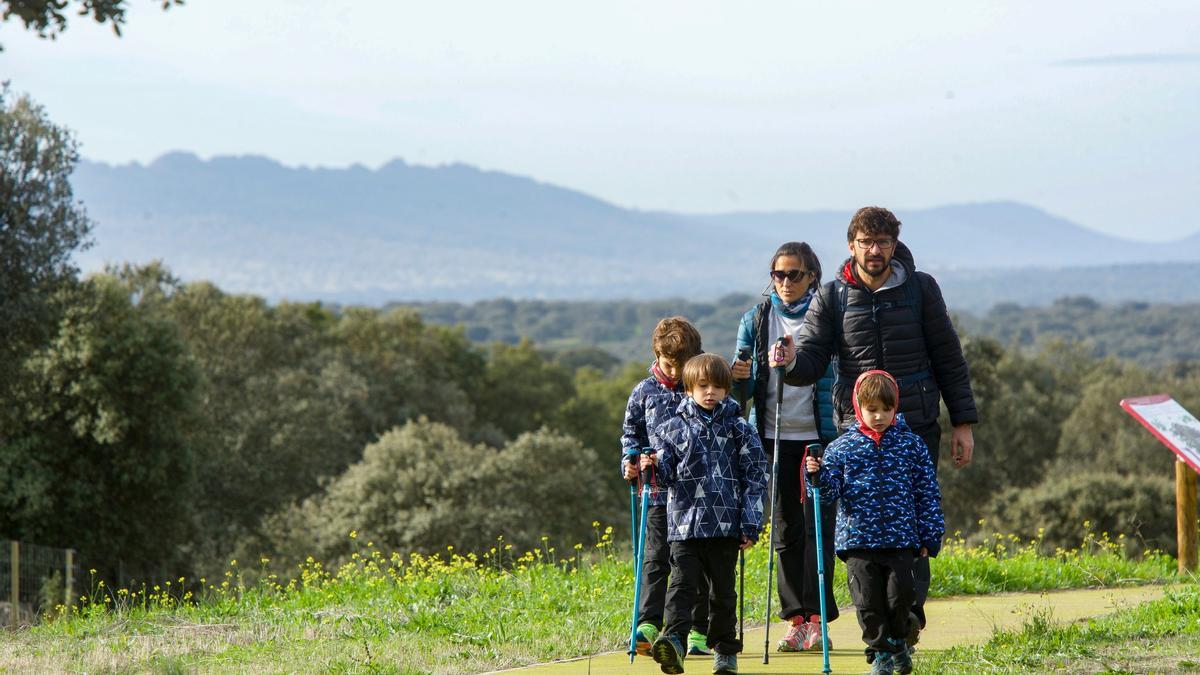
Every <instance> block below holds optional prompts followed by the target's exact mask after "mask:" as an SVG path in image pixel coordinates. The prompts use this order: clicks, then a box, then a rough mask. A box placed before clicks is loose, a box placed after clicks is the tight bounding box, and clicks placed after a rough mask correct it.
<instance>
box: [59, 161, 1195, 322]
mask: <svg viewBox="0 0 1200 675" xmlns="http://www.w3.org/2000/svg"><path fill="white" fill-rule="evenodd" d="M73 184H74V187H75V191H76V196H77V197H78V198H79V199H81V200H82V201H83V202H84V203H85V205H86V206H87V209H88V212H89V213H90V214H91V216H92V217H93V219H94V220H95V221H96V222H97V227H96V230H95V233H94V234H95V239H96V246H95V247H94V248H92V249H91V250H89V251H87V252H85V253H83V254H81V255H80V264H81V266H82V267H83V268H84V269H85V270H96V269H99V268H101V267H102V266H103V265H104V264H105V263H111V262H139V263H140V262H147V261H149V260H152V259H161V260H163V261H165V263H166V264H167V265H168V267H170V268H171V269H172V271H174V272H175V273H176V274H178V275H179V276H181V277H183V278H184V279H185V280H200V279H206V280H209V281H212V282H214V283H216V284H217V285H218V286H220V287H221V288H223V289H225V290H227V291H231V292H241V293H254V294H257V295H262V296H265V297H267V298H269V299H272V300H279V299H297V300H299V299H321V300H325V301H331V302H342V303H360V304H383V303H386V302H392V301H400V302H404V301H423V300H457V301H473V300H478V299H486V298H497V297H513V298H547V299H606V298H631V299H647V298H660V297H670V296H683V297H691V298H703V297H717V296H719V295H722V294H726V293H733V292H751V293H754V292H757V291H759V290H761V288H762V287H763V286H764V285H765V282H766V266H767V263H768V261H769V258H770V255H771V253H772V252H773V251H774V249H775V247H776V246H777V245H778V244H780V243H782V242H784V241H788V240H805V241H808V242H809V243H811V244H812V245H813V246H814V248H815V249H816V250H817V252H818V254H819V255H820V256H821V259H822V262H823V263H824V266H825V268H826V278H828V274H829V272H830V271H831V270H832V269H833V268H834V267H836V265H837V264H838V263H840V262H841V261H842V260H843V259H844V258H845V257H846V243H845V228H846V224H847V223H848V221H849V218H850V215H851V212H852V210H851V209H847V210H845V211H836V210H830V211H814V212H777V213H730V214H722V215H704V216H698V215H683V214H674V213H664V212H650V211H638V210H632V209H624V208H620V207H617V206H614V205H612V204H609V203H607V202H604V201H601V200H599V199H596V198H594V197H590V196H588V195H585V194H583V193H580V192H577V191H573V190H569V189H565V188H561V187H556V186H554V185H549V184H546V183H540V182H538V181H534V180H531V179H528V178H523V177H520V176H513V175H509V174H505V173H499V172H493V171H481V170H479V169H476V168H473V167H470V166H466V165H462V164H454V165H450V166H439V167H425V166H413V165H409V164H406V163H404V162H403V161H400V160H396V161H393V162H391V163H389V164H386V165H384V166H382V167H380V168H379V169H376V170H370V169H367V168H364V167H361V166H353V167H350V168H346V169H320V168H318V169H310V168H291V167H285V166H283V165H281V164H279V163H278V162H276V161H274V160H271V159H267V158H263V157H254V156H247V157H216V158H214V159H212V160H208V161H203V160H201V159H199V158H197V157H196V156H195V155H192V154H188V153H181V152H177V153H170V154H167V155H164V156H162V157H160V158H159V159H157V160H156V161H154V162H152V163H150V164H149V165H145V166H143V165H140V164H129V165H122V166H111V165H107V164H102V163H97V162H90V161H86V160H85V161H82V162H80V164H79V166H78V167H77V168H76V171H75V174H74V176H73ZM897 215H899V216H900V218H901V220H903V221H904V227H903V230H902V234H901V238H902V239H904V240H905V241H906V242H907V243H908V244H909V245H910V247H911V248H912V249H913V251H914V253H915V255H916V258H917V262H918V266H919V267H921V268H923V269H927V270H930V271H933V272H935V273H937V275H938V279H939V281H940V282H941V283H942V286H943V288H944V289H945V291H946V295H947V299H948V300H950V301H951V303H952V304H955V303H963V304H965V305H968V306H976V305H978V304H982V305H984V306H990V305H991V304H994V303H997V302H1005V301H1014V302H1021V303H1046V302H1049V301H1050V300H1052V299H1053V298H1055V297H1059V296H1061V295H1077V294H1089V295H1092V296H1093V297H1096V298H1097V299H1100V300H1131V299H1139V300H1151V301H1153V300H1164V299H1166V300H1197V299H1200V284H1195V283H1194V282H1191V281H1190V280H1189V279H1188V278H1189V277H1191V276H1192V275H1191V274H1184V273H1182V272H1183V270H1185V269H1186V270H1191V271H1192V272H1197V271H1200V233H1198V234H1197V235H1194V236H1192V237H1190V238H1187V239H1184V240H1181V241H1176V242H1170V243H1165V244H1152V243H1143V242H1134V241H1129V240H1123V239H1118V238H1114V237H1110V236H1107V235H1104V234H1101V233H1099V232H1096V231H1093V230H1089V229H1087V228H1085V227H1083V226H1080V225H1077V224H1075V223H1071V222H1069V221H1067V220H1064V219H1062V218H1058V217H1055V216H1053V215H1051V214H1048V213H1046V212H1044V211H1041V210H1038V209H1036V208H1033V207H1030V206H1027V205H1023V204H1019V203H1012V202H993V203H980V204H962V205H953V206H942V207H937V208H930V209H913V210H899V211H898V213H897ZM1164 262H1172V263H1174V264H1173V265H1171V266H1169V267H1167V268H1166V269H1167V270H1169V271H1171V272H1170V276H1171V278H1170V279H1167V278H1165V277H1164V276H1163V275H1160V274H1159V273H1158V270H1159V269H1160V268H1162V266H1163V263H1164ZM1078 268H1085V269H1078ZM1131 275H1132V276H1131ZM1139 277H1142V278H1144V280H1145V281H1146V282H1147V283H1145V284H1142V283H1141V282H1140V281H1139V279H1138V278H1139ZM1156 294H1161V296H1162V297H1158V295H1156ZM1181 294H1182V295H1181Z"/></svg>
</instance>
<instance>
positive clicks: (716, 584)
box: [663, 537, 742, 654]
mask: <svg viewBox="0 0 1200 675" xmlns="http://www.w3.org/2000/svg"><path fill="white" fill-rule="evenodd" d="M740 543H741V541H740V540H739V539H734V538H733V537H715V538H712V539H688V540H686V541H673V542H671V583H670V585H669V586H668V587H667V607H666V621H667V624H666V628H665V629H663V632H664V633H665V634H667V635H674V636H675V637H677V638H679V641H680V643H681V644H683V645H684V648H685V649H686V648H687V635H688V631H690V630H691V629H692V615H693V613H694V611H695V609H696V591H697V588H698V584H699V583H700V580H701V579H703V578H705V577H707V578H708V583H709V587H708V632H707V633H706V635H707V636H708V646H709V647H710V648H712V649H713V650H714V651H716V652H717V653H718V654H737V653H738V652H740V651H742V641H741V640H739V639H738V635H737V587H736V586H735V585H734V581H735V580H736V579H737V560H738V545H739V544H740Z"/></svg>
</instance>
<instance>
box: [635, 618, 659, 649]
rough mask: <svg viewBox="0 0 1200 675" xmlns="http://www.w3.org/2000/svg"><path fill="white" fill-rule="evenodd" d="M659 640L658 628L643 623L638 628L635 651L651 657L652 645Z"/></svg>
mask: <svg viewBox="0 0 1200 675" xmlns="http://www.w3.org/2000/svg"><path fill="white" fill-rule="evenodd" d="M657 639H658V626H655V625H654V624H652V623H643V624H641V625H639V626H638V627H637V641H636V642H635V643H634V651H636V652H637V653H638V654H641V655H642V656H650V645H652V644H654V641H655V640H657Z"/></svg>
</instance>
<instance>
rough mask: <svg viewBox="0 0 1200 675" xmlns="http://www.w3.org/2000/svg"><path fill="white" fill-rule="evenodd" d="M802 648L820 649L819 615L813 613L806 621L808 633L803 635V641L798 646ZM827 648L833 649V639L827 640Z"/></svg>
mask: <svg viewBox="0 0 1200 675" xmlns="http://www.w3.org/2000/svg"><path fill="white" fill-rule="evenodd" d="M800 648H801V649H803V650H809V649H821V617H820V616H817V615H815V614H814V615H813V616H812V617H811V618H810V619H809V621H808V634H807V635H805V636H804V643H803V644H802V645H801V646H800ZM829 648H830V649H833V640H830V641H829Z"/></svg>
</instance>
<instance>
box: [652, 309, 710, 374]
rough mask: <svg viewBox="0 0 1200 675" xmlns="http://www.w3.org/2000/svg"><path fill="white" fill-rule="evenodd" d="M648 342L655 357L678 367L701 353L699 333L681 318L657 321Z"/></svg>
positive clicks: (690, 323) (673, 317)
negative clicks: (666, 360)
mask: <svg viewBox="0 0 1200 675" xmlns="http://www.w3.org/2000/svg"><path fill="white" fill-rule="evenodd" d="M650 340H651V346H652V347H653V348H654V355H655V356H665V357H667V358H669V359H671V360H672V361H677V362H678V363H679V364H680V365H682V364H684V363H687V360H688V359H690V358H692V357H693V356H695V355H697V354H699V353H700V352H701V344H700V331H698V330H696V327H695V326H693V325H692V322H690V321H688V320H687V319H685V318H683V317H682V316H672V317H668V318H666V319H663V320H662V321H659V322H658V325H657V326H655V327H654V334H653V335H651V336H650Z"/></svg>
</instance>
